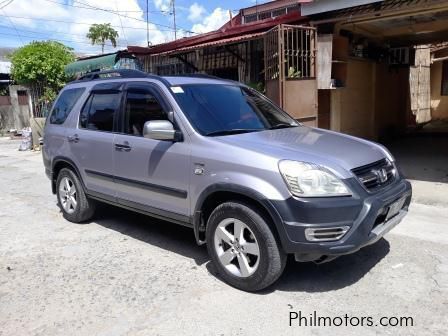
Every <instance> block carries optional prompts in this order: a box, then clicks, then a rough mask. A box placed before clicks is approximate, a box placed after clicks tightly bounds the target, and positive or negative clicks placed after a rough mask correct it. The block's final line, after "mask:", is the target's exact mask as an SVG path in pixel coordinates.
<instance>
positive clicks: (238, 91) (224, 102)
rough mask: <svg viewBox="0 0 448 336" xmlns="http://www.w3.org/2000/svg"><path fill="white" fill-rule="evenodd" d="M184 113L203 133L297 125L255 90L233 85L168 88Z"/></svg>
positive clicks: (228, 132) (258, 129)
mask: <svg viewBox="0 0 448 336" xmlns="http://www.w3.org/2000/svg"><path fill="white" fill-rule="evenodd" d="M171 90H172V92H173V93H174V95H175V97H176V100H177V102H178V103H179V105H180V107H181V108H182V110H183V112H184V113H185V115H186V116H187V118H188V119H189V120H190V122H191V123H192V124H193V127H194V128H195V129H196V130H197V131H198V132H199V133H201V134H202V135H208V136H214V135H229V134H238V133H248V132H257V131H263V130H269V129H277V128H286V127H297V126H299V124H298V123H297V122H296V121H295V120H294V119H293V118H291V117H290V116H289V115H288V114H286V113H285V112H284V111H282V110H281V109H280V108H279V107H277V106H275V105H274V104H272V103H271V102H270V101H269V100H267V99H266V98H265V97H264V96H262V95H261V94H259V93H258V92H257V91H255V90H253V89H249V88H245V87H240V86H236V85H216V84H213V85H210V84H190V85H181V86H173V87H171Z"/></svg>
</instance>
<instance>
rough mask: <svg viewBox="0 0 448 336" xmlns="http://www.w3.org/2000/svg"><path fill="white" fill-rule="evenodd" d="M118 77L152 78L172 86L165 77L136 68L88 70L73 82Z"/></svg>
mask: <svg viewBox="0 0 448 336" xmlns="http://www.w3.org/2000/svg"><path fill="white" fill-rule="evenodd" d="M117 78H118V79H119V78H152V79H156V80H158V81H160V82H162V83H163V84H164V85H165V86H167V87H170V83H169V82H168V81H167V80H166V79H165V78H163V77H161V76H157V75H153V74H149V73H146V72H143V71H140V70H134V69H114V70H105V71H98V70H95V71H91V72H87V73H86V74H84V75H82V76H81V77H79V78H78V79H77V80H75V81H73V82H72V83H76V82H85V81H92V80H106V79H117Z"/></svg>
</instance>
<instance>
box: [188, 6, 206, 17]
mask: <svg viewBox="0 0 448 336" xmlns="http://www.w3.org/2000/svg"><path fill="white" fill-rule="evenodd" d="M189 11H190V14H189V15H188V20H190V21H193V22H195V21H198V20H199V19H201V18H202V15H204V14H205V12H206V11H205V8H204V6H202V5H199V4H198V3H197V2H195V3H194V4H192V5H191V6H190V9H189Z"/></svg>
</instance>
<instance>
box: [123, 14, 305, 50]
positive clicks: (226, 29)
mask: <svg viewBox="0 0 448 336" xmlns="http://www.w3.org/2000/svg"><path fill="white" fill-rule="evenodd" d="M238 16H239V15H237V16H235V18H234V19H233V20H235V21H237V20H238V19H237V18H238ZM305 20H306V18H305V17H302V16H301V15H300V12H292V13H289V14H286V15H282V16H278V17H276V18H273V19H272V18H269V19H266V20H261V21H255V22H251V23H247V24H243V25H234V26H233V25H231V24H230V22H228V23H227V24H225V25H224V26H222V27H221V28H220V29H218V30H215V31H212V32H209V33H205V34H200V35H197V36H192V37H184V38H182V39H179V40H175V41H171V42H168V43H162V44H158V45H155V46H153V47H149V48H147V47H138V46H129V47H128V51H129V52H132V53H134V54H137V55H138V54H140V55H145V54H146V55H152V54H160V53H165V52H169V51H174V50H179V49H184V48H187V47H197V46H199V45H203V44H209V43H210V42H213V41H218V40H223V39H227V38H230V37H235V36H236V37H238V36H241V35H248V34H250V33H256V32H260V31H267V30H268V29H269V28H272V27H274V26H277V25H279V24H282V23H298V22H303V21H305ZM189 49H194V48H189Z"/></svg>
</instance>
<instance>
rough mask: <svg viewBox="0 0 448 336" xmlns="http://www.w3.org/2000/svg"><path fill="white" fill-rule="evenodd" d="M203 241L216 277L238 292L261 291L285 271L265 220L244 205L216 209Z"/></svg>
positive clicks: (235, 204) (278, 249) (283, 261)
mask: <svg viewBox="0 0 448 336" xmlns="http://www.w3.org/2000/svg"><path fill="white" fill-rule="evenodd" d="M238 237H240V238H239V239H238V241H237V238H238ZM206 240H207V249H208V253H209V255H210V258H211V259H212V262H213V263H214V265H215V266H216V269H217V271H218V274H219V275H220V277H221V278H222V279H223V280H224V281H225V282H227V283H228V284H230V285H231V286H233V287H236V288H238V289H241V290H244V291H248V292H255V291H259V290H262V289H264V288H266V287H268V286H270V285H271V284H273V283H274V282H275V281H276V280H277V279H278V278H279V277H280V276H281V274H282V273H283V270H284V268H285V265H286V259H287V258H286V254H285V253H284V252H283V251H281V249H280V247H279V244H278V242H277V240H276V239H275V237H274V234H273V232H272V231H271V228H270V227H269V225H268V222H267V220H266V219H265V218H264V217H263V216H262V215H261V214H260V213H259V211H257V210H256V209H255V208H252V207H250V206H249V205H246V204H244V203H239V202H227V203H223V204H221V205H219V206H218V207H217V208H216V209H215V210H214V211H213V212H212V214H211V215H210V218H209V220H208V224H207V229H206ZM232 241H233V243H232ZM254 244H255V245H254ZM241 265H242V266H241Z"/></svg>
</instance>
